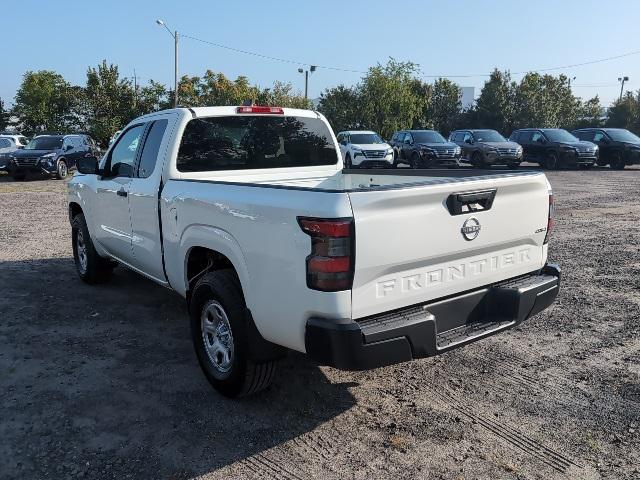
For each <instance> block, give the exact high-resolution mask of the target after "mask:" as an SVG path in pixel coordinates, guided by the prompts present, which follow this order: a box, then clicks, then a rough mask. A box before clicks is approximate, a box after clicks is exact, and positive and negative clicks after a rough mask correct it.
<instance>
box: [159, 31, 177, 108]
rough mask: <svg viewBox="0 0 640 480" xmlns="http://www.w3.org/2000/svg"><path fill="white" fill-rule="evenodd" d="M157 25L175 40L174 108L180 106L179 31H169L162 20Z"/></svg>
mask: <svg viewBox="0 0 640 480" xmlns="http://www.w3.org/2000/svg"><path fill="white" fill-rule="evenodd" d="M156 23H157V24H158V25H160V26H161V27H164V28H166V29H167V32H169V35H171V36H172V37H173V40H174V44H175V45H174V53H173V67H174V87H173V88H174V90H173V106H174V108H175V107H177V106H178V31H177V30H176V31H175V32H172V31H171V30H169V27H167V25H166V24H165V23H164V21H162V20H159V19H158V20H156Z"/></svg>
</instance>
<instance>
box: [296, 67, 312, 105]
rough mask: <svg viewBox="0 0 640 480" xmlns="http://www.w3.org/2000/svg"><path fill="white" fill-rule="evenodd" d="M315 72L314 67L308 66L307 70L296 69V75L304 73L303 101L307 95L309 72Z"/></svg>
mask: <svg viewBox="0 0 640 480" xmlns="http://www.w3.org/2000/svg"><path fill="white" fill-rule="evenodd" d="M315 71H316V66H315V65H310V66H309V70H303V69H302V68H299V69H298V73H304V99H305V100H306V99H307V94H308V92H309V72H311V73H313V72H315Z"/></svg>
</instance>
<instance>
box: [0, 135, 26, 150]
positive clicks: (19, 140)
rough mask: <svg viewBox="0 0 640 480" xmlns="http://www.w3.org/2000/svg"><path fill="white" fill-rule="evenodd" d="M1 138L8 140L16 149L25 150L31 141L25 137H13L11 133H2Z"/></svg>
mask: <svg viewBox="0 0 640 480" xmlns="http://www.w3.org/2000/svg"><path fill="white" fill-rule="evenodd" d="M0 138H8V139H9V141H10V142H11V143H13V145H14V146H15V147H16V148H24V147H26V146H27V143H29V139H28V138H27V137H25V136H24V135H13V134H11V133H0Z"/></svg>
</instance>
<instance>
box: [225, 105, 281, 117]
mask: <svg viewBox="0 0 640 480" xmlns="http://www.w3.org/2000/svg"><path fill="white" fill-rule="evenodd" d="M236 113H274V114H276V115H284V110H283V109H282V108H281V107H264V106H256V105H253V106H248V107H238V108H236Z"/></svg>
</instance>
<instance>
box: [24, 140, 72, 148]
mask: <svg viewBox="0 0 640 480" xmlns="http://www.w3.org/2000/svg"><path fill="white" fill-rule="evenodd" d="M62 138H63V137H36V138H34V139H33V140H31V141H30V142H29V143H28V144H27V146H26V147H24V149H25V150H56V149H58V148H62Z"/></svg>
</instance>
